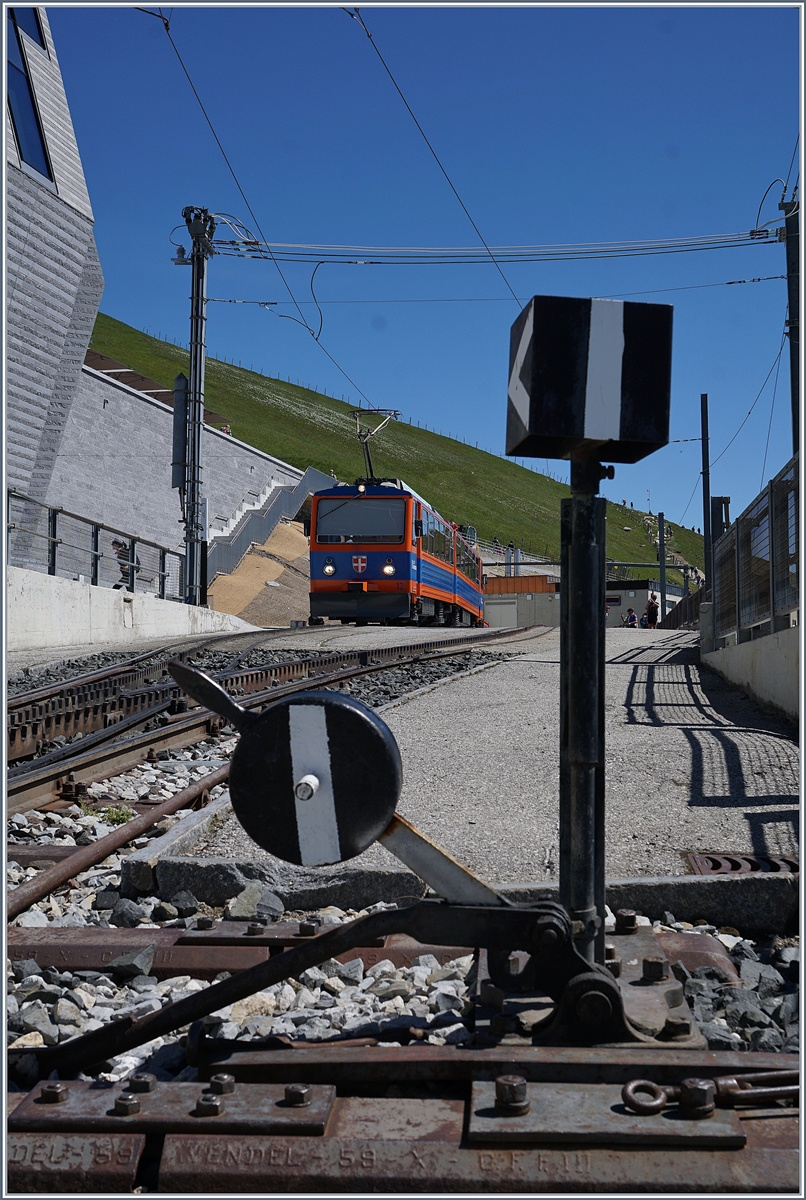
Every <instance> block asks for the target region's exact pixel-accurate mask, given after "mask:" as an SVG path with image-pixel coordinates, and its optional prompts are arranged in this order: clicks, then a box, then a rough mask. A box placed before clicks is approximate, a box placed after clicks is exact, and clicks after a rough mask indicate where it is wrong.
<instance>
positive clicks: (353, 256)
mask: <svg viewBox="0 0 806 1200" xmlns="http://www.w3.org/2000/svg"><path fill="white" fill-rule="evenodd" d="M776 220H777V221H779V223H780V222H782V221H783V220H784V218H783V217H780V218H776ZM777 242H778V238H777V232H776V235H775V237H773V236H772V232H771V231H770V230H769V229H759V230H750V231H749V232H739V233H724V234H702V235H699V236H697V237H688V238H654V239H646V238H645V239H639V240H632V241H620V242H577V243H574V242H570V243H558V244H554V245H536V246H493V247H492V248H491V249H492V253H493V254H494V256H495V260H496V262H497V263H500V262H502V261H503V262H508V263H531V262H568V261H581V260H591V259H607V258H637V257H642V256H645V255H657V254H691V253H697V252H699V251H703V250H736V249H740V248H741V247H744V246H772V245H777ZM214 246H215V249H216V252H217V253H219V254H229V255H234V256H236V257H244V258H250V257H257V258H264V257H265V254H264V250H268V249H271V251H272V255H273V257H274V258H276V260H277V261H278V262H297V263H304V262H308V263H316V262H319V261H320V260H321V261H322V262H333V263H343V264H349V265H351V266H355V265H359V264H360V265H365V266H420V265H430V266H467V265H470V266H478V265H480V264H487V263H489V259H488V257H487V254H486V253H485V252H484V251H482V250H480V249H478V248H476V247H474V246H335V245H324V244H309V243H302V242H297V243H295V242H272V244H271V247H269V245H268V243H263V242H257V241H253V242H245V241H243V240H242V239H241V240H227V239H217V240H216V241H215V242H214ZM518 303H520V301H518Z"/></svg>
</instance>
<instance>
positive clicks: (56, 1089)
mask: <svg viewBox="0 0 806 1200" xmlns="http://www.w3.org/2000/svg"><path fill="white" fill-rule="evenodd" d="M69 1095H70V1089H69V1088H68V1086H67V1084H66V1083H43V1084H42V1090H41V1091H40V1093H39V1098H40V1100H42V1102H43V1103H44V1104H63V1103H64V1101H65V1100H66V1099H67V1097H68V1096H69Z"/></svg>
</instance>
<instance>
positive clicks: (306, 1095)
mask: <svg viewBox="0 0 806 1200" xmlns="http://www.w3.org/2000/svg"><path fill="white" fill-rule="evenodd" d="M285 1102H286V1104H287V1105H288V1106H289V1108H307V1106H308V1105H309V1104H310V1102H311V1089H310V1088H309V1087H308V1085H307V1083H288V1084H286V1089H285Z"/></svg>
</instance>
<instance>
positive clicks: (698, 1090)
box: [680, 1079, 716, 1120]
mask: <svg viewBox="0 0 806 1200" xmlns="http://www.w3.org/2000/svg"><path fill="white" fill-rule="evenodd" d="M715 1093H716V1084H715V1083H714V1081H713V1079H683V1080H681V1082H680V1111H681V1113H682V1114H683V1116H684V1117H692V1118H693V1119H694V1120H702V1119H703V1118H704V1117H710V1116H712V1114H713V1112H714V1109H715V1108H716V1102H715V1099H714V1097H715Z"/></svg>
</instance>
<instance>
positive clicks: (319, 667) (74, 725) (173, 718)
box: [7, 630, 523, 813]
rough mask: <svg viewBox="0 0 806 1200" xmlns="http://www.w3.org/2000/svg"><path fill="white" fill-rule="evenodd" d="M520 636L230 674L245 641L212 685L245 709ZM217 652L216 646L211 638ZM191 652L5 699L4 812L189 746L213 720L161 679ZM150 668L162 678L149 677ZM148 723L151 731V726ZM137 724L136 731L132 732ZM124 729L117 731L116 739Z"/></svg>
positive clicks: (77, 792)
mask: <svg viewBox="0 0 806 1200" xmlns="http://www.w3.org/2000/svg"><path fill="white" fill-rule="evenodd" d="M519 633H520V634H522V633H523V631H522V630H513V631H503V632H502V631H500V630H489V631H486V632H483V633H474V634H471V635H464V636H459V637H451V638H450V639H440V640H433V639H432V640H429V641H423V642H417V643H409V644H408V645H400V646H386V647H381V648H377V649H373V650H354V651H342V652H338V653H330V654H327V653H325V654H320V655H317V656H309V657H301V658H296V659H289V660H287V661H283V662H279V663H267V664H265V665H264V666H261V667H257V668H255V667H251V668H247V669H242V670H238V669H237V663H238V661H240V659H241V658H243V657H244V656H245V655H246V654H247V653H248V652H249V651H250V650H252V649H254V648H255V639H254V637H253V636H252V642H251V643H250V645H249V646H248V647H247V648H246V649H245V650H243V651H241V653H240V654H238V655H237V657H236V660H235V669H233V667H232V666H230V667H229V668H228V669H227V670H226V671H222V672H219V673H218V674H217V676H216V678H217V679H218V681H219V682H220V683H221V684H222V686H224V687H225V688H226V689H227V691H229V692H230V694H231V695H233V696H234V697H238V698H239V700H241V701H242V702H243V703H245V705H246V707H248V708H255V707H260V706H261V705H263V704H265V703H267V702H268V701H270V700H272V699H276V698H279V697H280V696H284V695H288V694H291V693H293V692H294V691H300V690H306V689H310V688H313V687H332V686H337V685H338V684H340V683H345V682H347V681H349V680H351V679H354V678H356V677H358V676H361V675H371V674H374V673H377V672H379V671H384V670H387V669H388V668H390V667H396V666H404V665H407V664H412V663H419V662H433V661H438V660H439V659H442V658H450V657H453V656H455V654H456V652H457V650H467V649H469V648H472V647H474V646H476V645H484V644H486V643H488V642H490V641H493V640H495V641H497V640H499V639H500V638H502V637H506V636H510V637H511V636H513V635H516V634H519ZM217 648H218V644H217ZM192 653H193V651H192V650H191V649H189V648H185V649H184V650H181V651H180V650H178V649H177V650H176V652H175V653H174V652H173V651H169V650H166V651H163V652H158V653H157V654H156V655H154V656H153V657H152V661H151V662H150V663H149V664H146V665H143V664H142V663H140V662H137V663H136V664H135V665H134V667H126V666H119V667H115V668H112V669H111V670H110V671H107V672H94V673H93V674H92V675H91V676H86V677H83V678H80V679H78V680H73V681H69V682H67V683H65V684H63V685H59V686H58V687H56V688H51V689H50V690H46V689H40V690H39V691H38V692H36V693H28V694H26V695H23V696H18V697H15V698H14V699H13V701H12V702H10V704H9V746H10V751H9V760H10V761H12V763H13V765H12V766H11V767H10V769H9V772H8V782H7V796H8V811H9V813H15V812H25V811H27V810H28V809H30V808H33V807H37V806H42V805H45V804H49V803H52V802H54V801H59V800H62V801H65V802H72V801H74V800H75V799H76V798H83V797H85V796H86V787H87V784H89V783H92V782H97V781H99V780H102V779H105V778H108V777H109V776H110V775H114V774H117V773H120V772H122V771H125V770H127V769H129V768H130V767H132V766H135V765H139V764H141V763H143V762H145V761H147V760H149V759H151V760H153V759H154V757H155V755H156V753H157V752H158V751H159V750H166V749H175V748H179V747H184V746H189V745H192V744H193V743H194V742H196V741H199V740H201V739H202V738H204V737H205V736H210V735H214V734H215V733H217V732H218V731H220V729H221V727H222V724H223V722H222V720H221V718H219V717H217V716H215V715H214V714H211V713H209V712H208V711H207V710H206V709H202V708H200V707H199V706H195V707H193V706H191V707H190V711H188V708H189V706H188V701H187V697H186V696H185V693H184V692H183V690H182V688H181V687H179V686H178V685H177V684H176V683H174V682H173V680H171V679H170V678H169V677H168V671H167V664H168V662H170V661H171V658H172V657H173V658H178V659H179V660H180V661H186V660H187V659H188V658H189V657H190V656H191V654H192ZM157 671H159V672H160V673H162V674H164V675H165V679H164V680H163V679H160V681H157V680H155V679H153V678H152V677H153V676H154V675H156V673H157ZM155 723H158V725H159V727H158V728H155V727H154V725H155ZM143 725H146V726H147V727H148V728H146V729H145V730H142V729H140V731H139V732H134V731H135V730H137V729H138V728H140V727H141V726H143ZM56 728H59V729H62V730H66V729H70V730H72V733H73V734H75V733H76V732H83V733H85V734H86V736H83V737H81V738H78V739H76V740H75V741H73V742H71V743H70V744H69V745H65V746H60V747H59V748H57V749H54V750H52V751H50V752H49V753H46V754H43V755H40V756H39V757H37V758H34V759H32V760H29V761H26V762H19V761H17V762H16V763H14V757H15V756H14V754H13V753H12V752H11V746H12V744H13V746H14V747H15V748H16V751H17V753H19V751H20V749H21V747H22V746H23V745H25V746H27V748H28V750H29V751H30V749H31V746H32V745H33V744H34V743H35V742H39V741H41V736H44V731H45V729H47V730H48V731H49V733H50V735H51V736H55V734H53V730H54V729H56ZM123 735H126V736H123Z"/></svg>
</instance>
